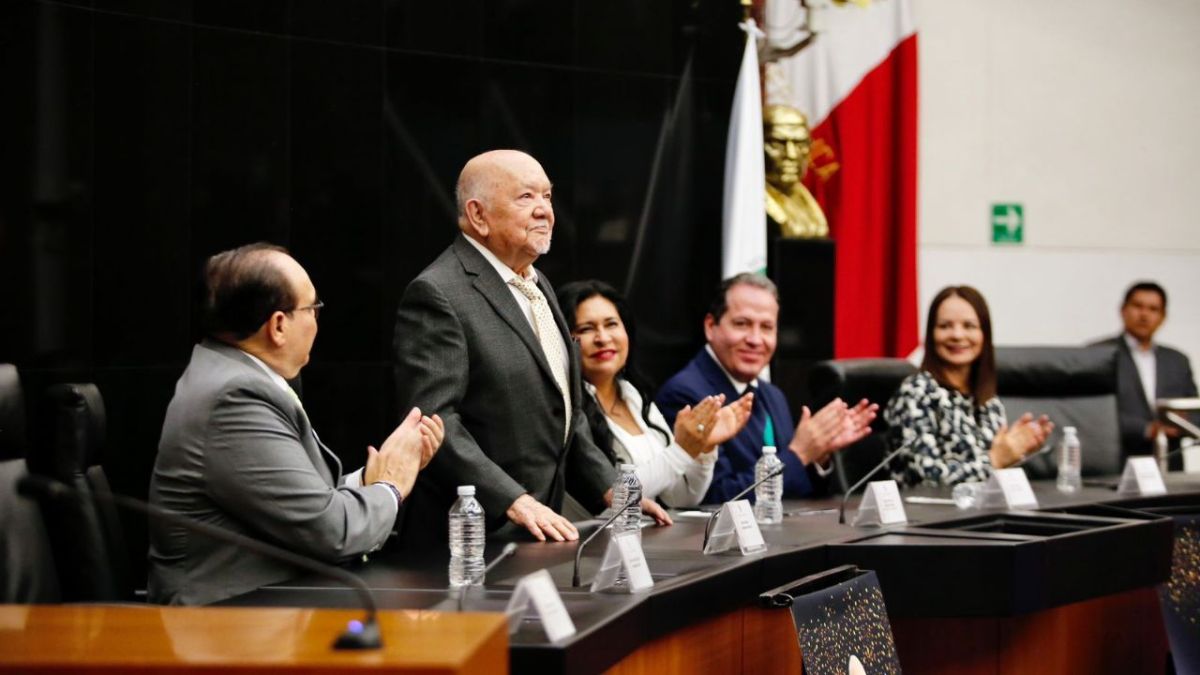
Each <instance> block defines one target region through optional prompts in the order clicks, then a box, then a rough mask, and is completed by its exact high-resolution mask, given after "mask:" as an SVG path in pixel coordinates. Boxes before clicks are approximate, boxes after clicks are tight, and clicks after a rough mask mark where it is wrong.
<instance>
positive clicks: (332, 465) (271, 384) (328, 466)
mask: <svg viewBox="0 0 1200 675" xmlns="http://www.w3.org/2000/svg"><path fill="white" fill-rule="evenodd" d="M202 346H204V347H207V348H209V349H211V350H213V351H216V352H219V353H221V354H224V355H225V356H226V357H228V358H230V359H232V360H233V361H234V362H235V363H237V364H238V366H239V367H241V368H242V369H244V370H246V371H248V372H251V373H254V375H255V376H257V377H258V378H259V379H261V380H262V386H263V387H264V388H266V390H267V391H278V390H279V385H277V384H276V383H275V381H274V380H272V379H271V377H270V376H269V375H267V374H266V373H265V372H263V369H262V367H260V366H259V365H258V364H257V363H254V362H253V361H252V360H251V359H250V357H249V356H247V355H246V354H245V352H243V351H242V350H240V349H238V348H237V347H233V346H230V345H226V344H223V343H220V342H217V341H215V340H205V341H204V342H203V343H202ZM285 393H286V392H285ZM283 403H284V406H285V412H287V413H288V417H290V418H291V420H292V423H293V424H294V425H295V426H296V430H297V432H298V434H299V436H300V438H299V440H300V443H301V445H303V446H304V447H305V449H306V450H308V451H309V453H310V459H312V460H314V461H313V467H314V468H316V469H317V471H318V473H322V474H329V475H323V477H324V478H326V480H328V481H329V484H330V485H331V486H333V487H337V484H338V483H339V482H340V481H341V478H342V461H341V460H340V459H338V456H337V455H335V454H333V451H331V450H330V449H329V448H327V447H325V444H324V443H322V442H321V439H320V438H319V437H317V431H316V429H314V428H313V425H312V421H311V420H309V419H308V413H306V412H305V411H304V406H303V405H302V404H301V403H300V398H299V397H298V396H295V395H291V396H286V398H285V400H284V402H283ZM305 434H308V436H309V439H308V440H305V438H304V435H305ZM310 444H311V445H310ZM311 447H315V448H316V453H315V454H316V455H317V457H312V456H311V453H312V450H311ZM318 457H319V458H320V459H321V460H323V461H322V462H317V461H315V460H316V459H317V458H318ZM322 469H324V470H325V471H322Z"/></svg>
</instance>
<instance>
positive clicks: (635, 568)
mask: <svg viewBox="0 0 1200 675" xmlns="http://www.w3.org/2000/svg"><path fill="white" fill-rule="evenodd" d="M640 535H641V533H640V532H621V533H619V534H614V535H613V536H611V537H609V539H608V546H607V547H606V548H605V549H604V558H602V559H601V560H600V571H599V572H597V573H596V578H595V579H594V580H593V581H592V589H591V590H592V592H593V593H595V592H596V591H602V590H604V589H606V588H612V587H613V586H616V585H617V579H618V577H619V576H620V572H621V570H622V569H624V570H625V586H627V587H628V589H629V592H630V593H640V592H642V591H646V590H649V589H651V588H653V587H654V579H653V578H651V577H650V566H649V565H647V564H646V554H645V553H644V552H643V551H642V538H641V536H640Z"/></svg>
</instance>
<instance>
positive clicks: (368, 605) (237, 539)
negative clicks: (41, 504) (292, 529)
mask: <svg viewBox="0 0 1200 675" xmlns="http://www.w3.org/2000/svg"><path fill="white" fill-rule="evenodd" d="M17 492H18V493H19V494H21V495H23V496H25V497H40V496H44V497H47V498H50V499H55V500H57V499H84V498H86V497H87V496H88V495H90V496H94V497H97V498H99V499H100V500H101V501H105V502H108V503H110V504H114V505H116V506H119V507H121V508H125V509H129V510H131V511H136V512H138V513H141V514H142V515H145V516H147V517H149V518H151V519H154V520H160V521H164V522H167V523H170V524H172V525H178V526H179V527H182V528H184V529H187V530H191V531H193V532H198V533H200V534H202V535H204V536H206V537H210V538H212V539H216V540H217V541H222V542H225V543H226V544H232V545H234V546H237V547H240V548H244V549H247V550H249V551H253V552H255V553H258V554H259V555H262V556H265V557H268V558H274V559H275V560H278V561H280V562H283V563H286V564H288V565H292V566H295V567H299V568H301V569H304V570H307V571H309V572H313V573H315V574H320V575H321V576H325V577H329V578H332V579H336V580H338V581H341V582H342V583H344V584H346V585H347V586H350V587H351V588H353V589H354V591H355V592H356V593H358V597H359V600H360V601H361V603H362V605H363V609H364V611H365V612H366V616H365V617H364V618H363V620H362V621H361V622H360V621H351V622H350V625H349V626H348V627H347V629H346V631H345V632H344V633H342V634H341V635H339V636H338V638H337V640H336V641H335V642H334V643H333V648H334V649H381V648H382V647H383V639H382V637H380V634H379V624H378V623H377V622H376V620H375V598H374V596H373V595H372V594H371V589H369V588H368V587H367V585H366V584H365V583H363V580H362V579H361V578H359V577H358V575H355V574H352V573H350V572H348V571H346V570H344V569H341V568H339V567H335V566H333V565H327V564H325V563H322V562H318V561H316V560H312V559H309V558H307V557H305V556H302V555H299V554H296V553H292V552H291V551H288V550H286V549H283V548H280V547H278V546H274V545H271V544H268V543H266V542H261V541H258V540H256V539H252V538H250V537H247V536H246V535H244V534H239V533H237V532H231V531H229V530H226V529H222V528H220V527H216V526H214V525H209V524H208V523H201V522H198V521H195V520H192V519H191V518H187V517H185V516H182V515H180V514H178V513H175V512H173V511H168V510H166V509H163V508H159V507H157V506H154V505H152V504H148V503H146V502H143V501H141V500H138V499H134V498H132V497H126V496H125V495H120V494H117V493H115V492H109V491H107V490H97V489H92V490H91V491H89V492H88V493H87V494H86V495H85V494H83V493H81V491H80V490H76V489H75V488H73V487H71V486H70V485H67V484H65V483H62V482H60V481H57V480H54V479H53V478H47V477H45V476H39V475H35V474H26V475H24V476H22V477H21V478H20V479H18V480H17Z"/></svg>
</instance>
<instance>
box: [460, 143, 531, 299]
mask: <svg viewBox="0 0 1200 675" xmlns="http://www.w3.org/2000/svg"><path fill="white" fill-rule="evenodd" d="M552 188H553V186H552V185H551V184H550V179H549V178H548V177H547V176H546V172H545V170H544V169H542V165H541V164H539V163H538V161H537V160H536V159H534V158H532V157H530V156H529V155H527V154H525V153H523V152H521V151H519V150H492V151H491V152H485V153H483V154H482V155H478V156H476V157H473V158H471V161H469V162H467V165H466V166H464V167H463V170H462V173H461V174H460V175H459V177H458V186H457V189H456V193H457V197H458V227H459V229H461V230H462V232H463V234H465V235H466V236H468V237H470V238H471V239H472V240H474V241H475V242H477V243H479V244H480V245H482V246H483V247H485V248H487V249H488V250H489V251H491V252H492V253H493V254H495V256H496V257H497V258H499V259H500V261H501V262H502V263H504V264H505V265H507V266H508V267H509V268H511V269H512V270H513V271H515V272H517V273H518V274H521V275H524V274H525V273H526V270H527V268H528V267H529V266H530V265H532V264H533V261H535V260H537V258H538V256H542V255H545V254H546V253H548V252H549V251H550V240H551V235H552V232H553V230H554V207H553V205H552V204H551V191H552Z"/></svg>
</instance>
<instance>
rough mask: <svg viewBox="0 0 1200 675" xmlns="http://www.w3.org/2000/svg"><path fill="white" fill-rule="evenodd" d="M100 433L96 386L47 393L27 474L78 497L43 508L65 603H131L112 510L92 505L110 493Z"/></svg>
mask: <svg viewBox="0 0 1200 675" xmlns="http://www.w3.org/2000/svg"><path fill="white" fill-rule="evenodd" d="M105 429H106V418H105V413H104V399H103V398H102V397H101V396H100V390H99V389H97V388H96V385H94V384H58V385H54V386H52V387H50V388H49V390H47V393H46V397H45V400H44V401H43V402H42V405H41V411H40V414H39V415H38V419H37V424H36V430H35V438H36V439H37V447H36V452H34V453H33V454H31V456H30V458H29V465H30V470H31V471H33V472H35V473H38V474H40V475H44V476H48V477H50V478H54V479H55V480H58V481H61V482H63V483H66V484H67V485H69V486H70V487H72V488H74V489H75V490H77V491H79V493H80V494H81V495H82V496H83V497H82V498H81V499H66V498H63V499H56V500H52V501H43V503H42V511H43V515H44V516H45V519H46V523H47V525H48V526H49V532H50V541H51V545H52V547H53V549H54V556H55V560H56V561H57V562H58V566H57V568H58V579H59V584H60V586H61V587H62V595H63V599H64V600H66V601H72V602H89V601H94V602H113V601H132V600H134V599H135V598H134V592H133V584H132V581H131V572H130V565H129V554H128V551H127V550H126V548H125V538H124V533H123V530H122V528H121V524H120V520H119V519H118V517H117V512H116V508H115V507H114V506H113V505H112V504H110V503H108V502H105V501H102V500H98V499H94V498H91V497H90V495H92V494H94V492H95V491H104V492H108V491H109V483H108V478H107V477H106V476H105V474H104V469H103V467H102V466H101V465H100V460H101V452H102V451H103V448H104V439H105Z"/></svg>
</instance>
